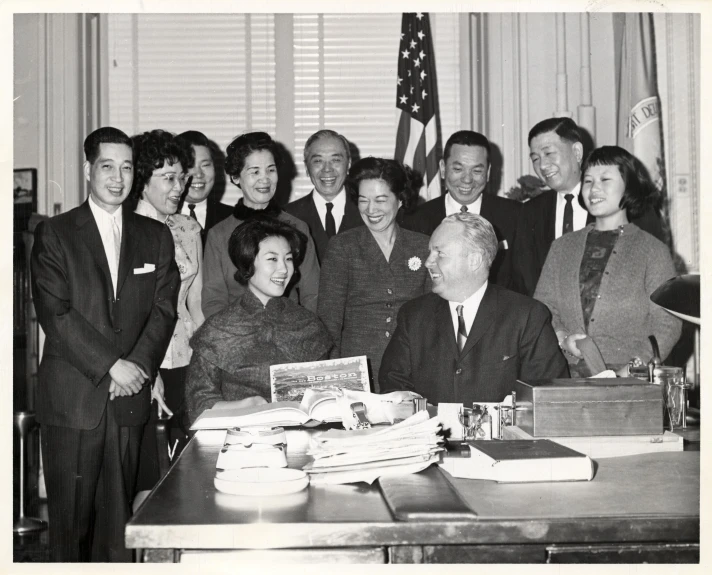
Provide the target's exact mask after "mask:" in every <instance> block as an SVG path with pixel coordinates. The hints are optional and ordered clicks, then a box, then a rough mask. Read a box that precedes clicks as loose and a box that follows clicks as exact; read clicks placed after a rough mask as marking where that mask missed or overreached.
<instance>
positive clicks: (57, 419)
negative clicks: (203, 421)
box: [31, 201, 180, 429]
mask: <svg viewBox="0 0 712 575" xmlns="http://www.w3.org/2000/svg"><path fill="white" fill-rule="evenodd" d="M121 209H123V210H124V211H123V232H122V240H121V256H120V261H119V271H118V282H117V295H116V298H115V299H114V291H113V287H112V283H111V274H110V272H109V264H108V262H107V259H106V255H105V252H104V246H103V244H102V241H101V236H100V235H99V228H98V227H97V225H96V221H95V219H94V216H93V214H92V212H91V208H90V207H89V204H88V201H87V202H84V203H83V204H82V205H81V206H79V207H78V208H75V209H73V210H71V211H69V212H67V213H64V214H61V215H59V216H56V217H54V218H52V219H50V220H49V221H46V222H43V223H41V224H40V225H39V226H37V229H36V231H35V244H34V247H33V250H32V260H31V265H32V296H33V298H34V304H35V307H36V311H37V318H38V320H39V323H40V325H41V326H42V329H43V330H44V332H45V334H46V340H45V344H44V353H43V356H42V362H41V363H40V368H39V383H38V390H37V419H38V421H39V422H40V423H45V424H48V425H56V426H63V427H69V428H74V429H94V428H95V427H96V426H97V425H98V424H99V422H100V420H101V417H102V415H103V413H104V410H105V409H106V404H107V401H109V384H110V382H111V377H110V376H109V374H108V371H109V369H110V368H111V367H112V366H113V365H114V363H116V361H117V360H118V359H119V358H122V359H126V360H129V361H132V362H134V363H136V364H137V365H138V366H140V367H141V368H142V369H143V370H144V371H145V372H146V373H147V374H149V377H153V376H154V375H155V374H156V372H157V370H158V367H159V365H160V364H161V361H162V360H163V356H164V355H165V353H166V348H167V347H168V343H169V340H170V337H171V334H172V333H173V328H174V326H175V323H176V318H177V314H176V302H177V299H178V290H179V286H180V276H179V274H178V268H177V266H176V263H175V261H174V259H173V255H174V247H173V238H172V236H171V232H170V231H169V229H168V228H167V227H166V226H165V225H164V224H161V223H160V222H157V221H154V220H151V219H149V218H145V217H143V216H140V215H138V214H134V213H133V212H132V211H131V210H130V209H129V208H128V207H123V208H121ZM146 264H151V265H153V266H155V269H154V270H153V271H150V272H148V273H142V274H137V273H136V272H135V270H136V269H138V268H144V267H145V266H146ZM113 401H114V402H115V408H116V419H117V421H118V423H119V425H139V424H142V423H144V422H145V421H146V420H147V419H148V416H149V408H150V386H148V385H145V386H144V387H143V389H142V390H141V391H140V392H139V393H137V394H135V395H132V396H129V397H117V398H115V399H114V400H113Z"/></svg>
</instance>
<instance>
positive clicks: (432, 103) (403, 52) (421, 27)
mask: <svg viewBox="0 0 712 575" xmlns="http://www.w3.org/2000/svg"><path fill="white" fill-rule="evenodd" d="M396 108H397V109H398V110H397V113H399V115H400V118H399V119H398V131H397V133H396V153H395V159H396V160H399V161H401V162H403V163H405V164H408V165H409V166H410V167H412V168H413V169H414V170H417V171H418V172H420V173H421V174H423V187H422V188H421V191H420V195H421V196H423V197H424V198H425V199H426V200H429V199H432V198H434V197H436V196H439V195H440V176H439V174H438V162H439V161H440V158H441V157H442V141H441V138H440V120H439V118H438V115H439V110H438V91H437V82H436V76H435V53H434V51H433V37H432V35H431V33H430V18H429V17H428V15H427V14H422V13H420V12H418V13H417V14H415V13H407V14H403V19H402V21H401V40H400V47H399V54H398V89H397V98H396Z"/></svg>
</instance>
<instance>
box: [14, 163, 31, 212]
mask: <svg viewBox="0 0 712 575" xmlns="http://www.w3.org/2000/svg"><path fill="white" fill-rule="evenodd" d="M13 176H14V177H13V185H12V191H13V194H12V195H13V200H14V201H13V203H14V204H15V205H18V204H30V205H31V206H32V205H35V204H36V201H37V170H36V169H35V168H20V169H17V170H14V174H13Z"/></svg>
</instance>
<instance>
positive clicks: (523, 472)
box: [440, 439, 593, 483]
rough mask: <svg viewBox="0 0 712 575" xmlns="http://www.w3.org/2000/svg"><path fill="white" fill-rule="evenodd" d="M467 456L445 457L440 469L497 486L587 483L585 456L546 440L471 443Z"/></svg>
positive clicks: (588, 464)
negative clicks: (550, 482)
mask: <svg viewBox="0 0 712 575" xmlns="http://www.w3.org/2000/svg"><path fill="white" fill-rule="evenodd" d="M467 445H468V446H469V448H470V457H467V456H465V457H462V458H461V457H444V458H443V461H442V463H440V466H441V467H442V468H443V469H444V470H445V471H447V472H448V473H449V474H450V475H452V476H453V477H461V478H464V479H489V480H491V481H498V482H500V483H531V482H540V481H590V480H591V479H593V462H592V461H591V459H590V458H589V457H588V456H587V455H583V454H582V453H579V452H578V451H574V450H573V449H570V448H569V447H565V446H563V445H559V444H558V443H554V442H553V441H549V440H548V439H537V440H534V441H528V440H504V441H501V440H492V441H470V442H468V444H467Z"/></svg>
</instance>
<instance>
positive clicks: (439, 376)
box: [380, 213, 569, 405]
mask: <svg viewBox="0 0 712 575" xmlns="http://www.w3.org/2000/svg"><path fill="white" fill-rule="evenodd" d="M429 247H430V255H429V256H428V259H427V261H426V262H425V267H426V268H427V269H428V271H429V272H430V277H431V279H432V282H433V293H430V294H427V295H424V296H421V297H419V298H416V299H414V300H411V301H409V302H407V303H406V304H404V305H403V307H401V309H400V311H399V313H398V322H397V327H396V330H395V332H394V334H393V338H392V339H391V341H390V343H389V344H388V347H387V348H386V351H385V353H384V354H383V360H382V362H381V369H380V384H381V393H388V392H390V391H396V390H410V391H415V392H417V393H420V394H421V395H423V396H424V397H426V398H427V399H428V401H429V402H430V403H433V404H437V403H442V402H446V403H464V404H466V405H469V404H471V403H472V402H473V401H502V399H504V397H505V396H506V395H507V394H509V393H510V392H511V391H512V389H513V388H514V382H515V381H516V380H517V379H521V378H527V379H544V378H554V377H568V376H569V370H568V367H567V364H566V360H565V359H564V356H563V355H562V353H561V350H560V349H559V345H558V341H557V339H556V335H555V334H554V330H553V328H552V327H551V314H550V313H549V310H548V309H547V308H546V306H544V305H543V304H541V303H540V302H538V301H535V300H533V299H531V298H529V297H526V296H523V295H520V294H517V293H514V292H511V291H509V290H507V289H505V288H503V287H501V286H498V285H495V284H492V283H489V282H488V280H487V278H488V276H489V272H490V265H491V264H492V261H493V260H494V258H495V255H496V253H497V237H496V235H495V233H494V229H493V227H492V225H491V224H490V223H489V222H488V221H487V220H486V219H485V218H483V217H482V216H478V215H475V214H470V213H458V214H453V215H451V216H448V217H447V218H445V220H444V221H443V222H442V223H441V224H440V225H439V226H438V227H437V229H436V230H435V231H434V232H433V235H432V236H431V238H430V246H429Z"/></svg>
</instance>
